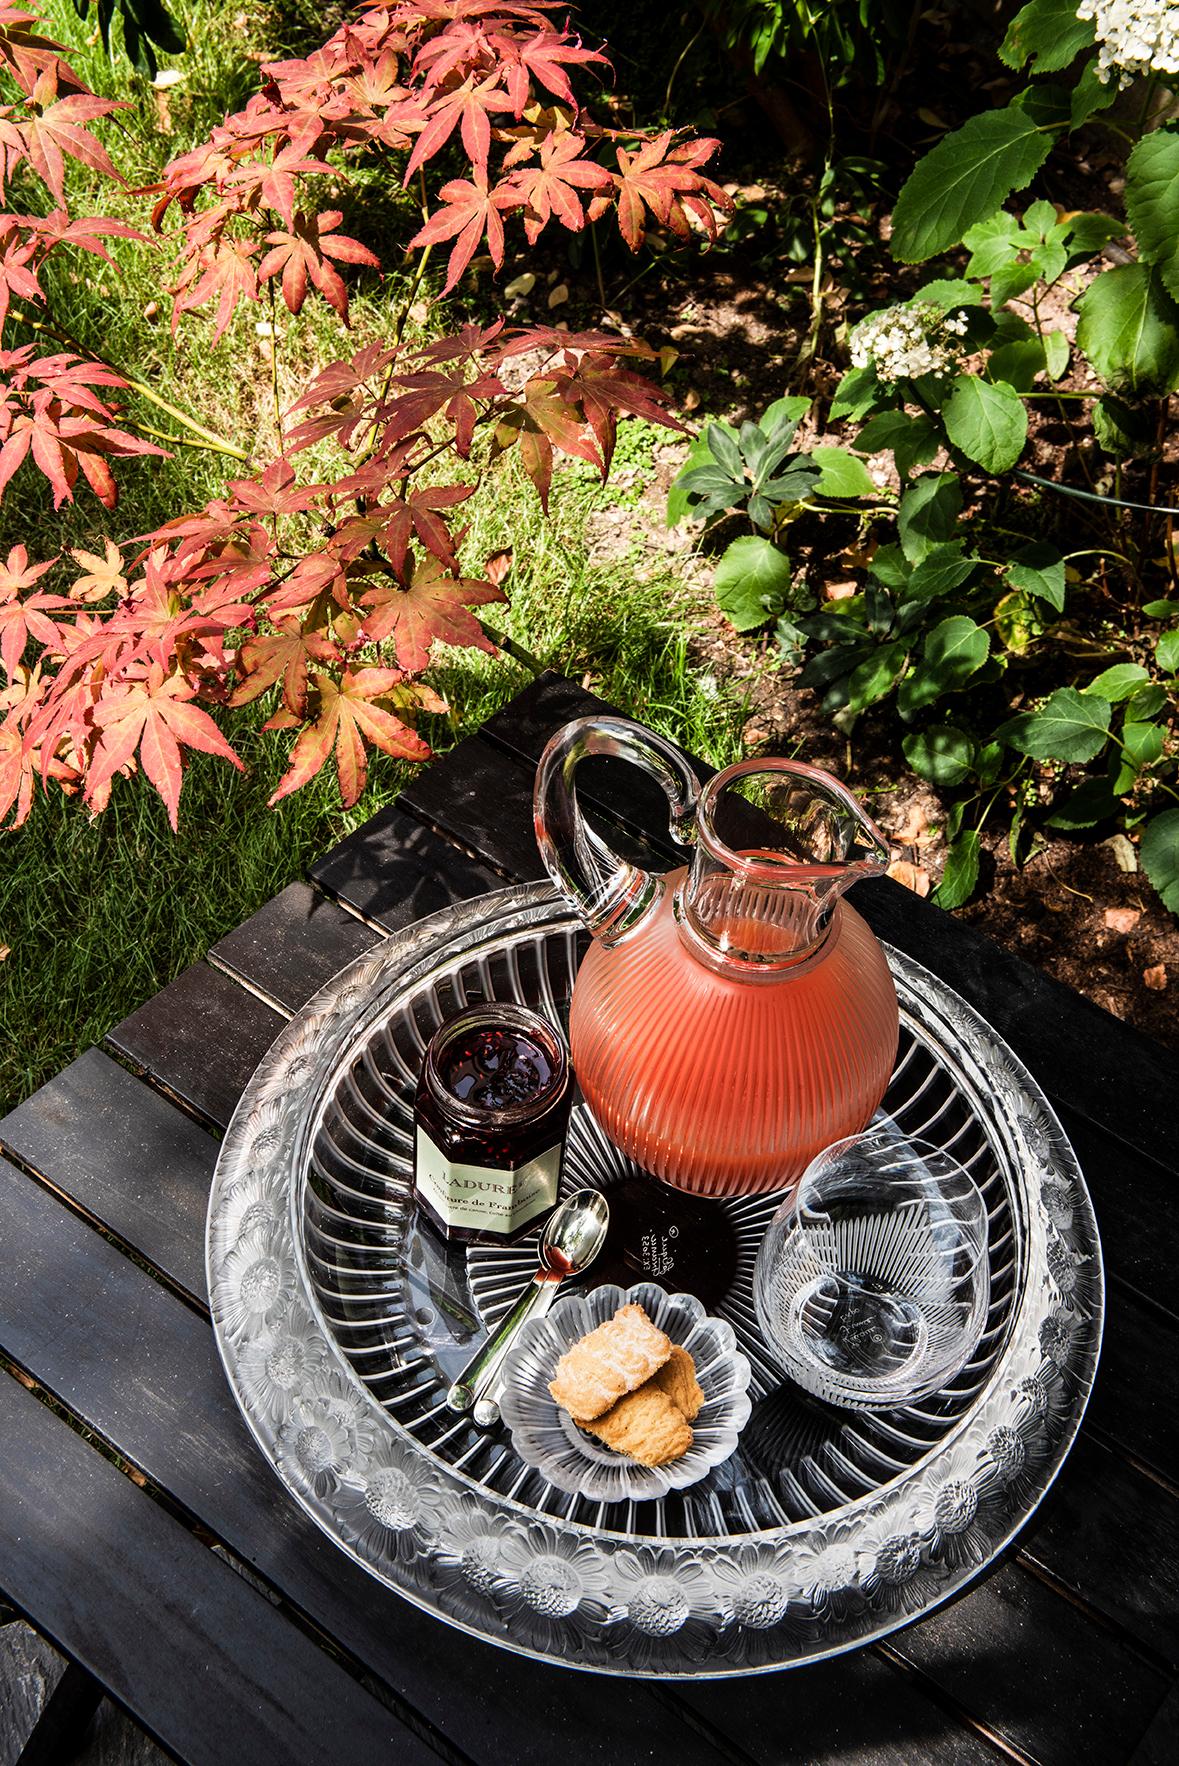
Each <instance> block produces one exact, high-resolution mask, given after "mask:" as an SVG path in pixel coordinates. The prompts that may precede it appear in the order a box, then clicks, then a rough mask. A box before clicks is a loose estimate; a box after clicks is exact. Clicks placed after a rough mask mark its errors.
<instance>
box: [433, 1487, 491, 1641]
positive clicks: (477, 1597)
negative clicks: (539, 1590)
mask: <svg viewBox="0 0 1179 1766" xmlns="http://www.w3.org/2000/svg"><path fill="white" fill-rule="evenodd" d="M503 1537H504V1528H503V1526H502V1524H501V1523H500V1520H499V1518H498V1517H497V1516H496V1515H495V1514H494V1513H493V1512H492V1511H490V1510H489V1509H487V1508H484V1507H483V1506H482V1504H481V1503H479V1502H478V1501H474V1500H472V1499H471V1498H469V1497H459V1498H457V1499H451V1500H450V1501H448V1502H445V1503H444V1504H443V1505H442V1506H441V1508H440V1512H439V1517H438V1551H437V1553H436V1555H435V1557H434V1560H433V1563H432V1565H431V1574H432V1578H433V1581H434V1584H435V1586H436V1587H437V1588H438V1589H439V1590H441V1591H442V1592H443V1593H444V1594H447V1595H449V1596H450V1599H449V1602H448V1605H449V1606H450V1607H451V1609H452V1610H453V1611H455V1612H456V1613H458V1614H460V1615H462V1616H463V1617H464V1618H468V1619H472V1620H474V1619H478V1618H479V1617H480V1616H482V1615H483V1614H485V1613H486V1610H487V1603H488V1602H491V1603H492V1605H493V1606H494V1607H495V1608H496V1610H497V1611H498V1609H499V1605H500V1601H501V1598H502V1595H503V1593H504V1586H505V1585H504V1570H503V1562H502V1551H503Z"/></svg>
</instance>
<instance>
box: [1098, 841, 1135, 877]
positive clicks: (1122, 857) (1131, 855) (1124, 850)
mask: <svg viewBox="0 0 1179 1766" xmlns="http://www.w3.org/2000/svg"><path fill="white" fill-rule="evenodd" d="M1101 844H1102V846H1108V847H1109V849H1110V851H1111V852H1112V853H1113V855H1114V858H1115V860H1116V861H1117V867H1118V870H1119V871H1136V870H1137V869H1138V854H1137V853H1136V852H1135V851H1134V848H1133V847H1132V846H1131V845H1130V842H1129V841H1128V840H1127V839H1126V836H1125V835H1124V834H1111V835H1110V837H1109V839H1108V840H1103V841H1102V842H1101Z"/></svg>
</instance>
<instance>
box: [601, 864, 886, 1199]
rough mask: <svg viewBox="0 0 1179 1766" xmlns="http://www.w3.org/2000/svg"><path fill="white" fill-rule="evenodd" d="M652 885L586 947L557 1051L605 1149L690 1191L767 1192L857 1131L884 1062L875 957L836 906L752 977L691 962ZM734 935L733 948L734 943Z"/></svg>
mask: <svg viewBox="0 0 1179 1766" xmlns="http://www.w3.org/2000/svg"><path fill="white" fill-rule="evenodd" d="M684 876H685V873H684V872H683V871H678V872H674V873H672V875H670V876H669V877H667V878H665V879H664V880H663V889H662V896H661V900H660V901H659V905H658V907H657V908H656V909H655V910H654V911H653V912H651V913H650V914H648V915H647V917H646V918H645V919H644V920H643V922H642V923H641V924H640V925H639V926H638V927H637V928H636V929H635V930H634V931H633V932H631V933H630V934H628V936H627V937H625V938H624V939H623V940H622V941H621V942H620V943H618V944H616V945H614V946H610V945H608V944H606V943H603V942H601V941H599V940H597V939H595V941H594V943H593V944H592V945H591V946H590V949H589V951H588V952H587V954H586V956H585V959H584V961H583V962H582V965H581V968H580V970H579V972H578V976H577V981H576V984H575V986H574V990H573V1004H572V1010H571V1016H570V1025H569V1030H570V1045H571V1049H572V1054H573V1065H574V1069H575V1071H576V1073H577V1077H578V1080H579V1082H580V1084H581V1089H582V1091H583V1093H584V1094H585V1098H586V1101H587V1103H588V1104H589V1106H590V1109H591V1110H592V1111H593V1113H594V1115H595V1117H596V1118H597V1120H598V1121H599V1123H600V1124H601V1126H602V1128H603V1130H604V1131H605V1133H606V1134H607V1135H608V1136H609V1137H610V1139H611V1140H612V1141H614V1142H615V1144H616V1145H617V1146H619V1147H621V1148H622V1150H623V1151H624V1152H625V1153H628V1154H629V1155H630V1156H631V1158H633V1159H635V1160H637V1161H638V1163H639V1164H640V1165H642V1166H643V1167H644V1168H645V1169H646V1170H647V1171H650V1172H652V1173H654V1175H655V1176H656V1177H660V1178H662V1179H664V1180H665V1181H666V1182H667V1183H670V1184H674V1185H676V1186H677V1188H680V1189H684V1190H690V1191H692V1192H694V1193H695V1194H697V1195H705V1196H734V1195H743V1194H751V1193H754V1192H756V1191H760V1190H770V1189H776V1188H778V1187H780V1186H781V1185H783V1184H785V1183H788V1182H790V1181H791V1179H793V1178H796V1177H798V1176H799V1175H800V1174H801V1173H802V1171H803V1170H804V1169H805V1167H806V1166H807V1165H808V1164H809V1163H810V1161H811V1159H812V1158H814V1156H815V1154H816V1153H818V1152H820V1151H821V1150H822V1149H823V1148H824V1147H826V1146H828V1145H830V1143H831V1142H832V1141H837V1140H840V1139H842V1138H843V1137H844V1136H846V1135H850V1134H855V1133H858V1131H859V1130H860V1129H862V1128H864V1127H865V1126H866V1124H867V1123H868V1121H869V1119H870V1118H871V1115H872V1112H873V1110H875V1108H876V1106H877V1104H878V1103H879V1102H880V1099H881V1098H882V1097H883V1095H884V1091H885V1088H886V1086H887V1085H888V1081H889V1077H890V1075H891V1073H892V1068H893V1063H894V1061H895V1059H896V1049H897V1034H898V1017H897V1001H896V993H895V991H894V989H893V984H892V977H891V975H890V974H889V969H888V964H887V962H886V960H885V956H884V952H883V951H882V950H881V948H880V945H879V944H878V943H877V941H876V938H875V937H874V935H873V934H872V932H871V931H870V930H869V928H868V926H867V925H866V924H865V922H864V921H863V920H862V919H861V918H860V916H859V914H857V913H856V911H855V909H854V908H852V907H849V906H848V904H847V903H846V902H845V901H840V902H838V903H836V904H835V905H834V908H833V911H832V915H831V920H830V924H829V926H828V928H827V931H826V935H825V936H824V937H823V938H822V940H821V942H820V943H819V944H818V947H817V948H816V949H815V950H814V951H813V952H811V953H810V954H809V955H806V956H804V957H803V958H802V959H801V960H800V961H799V962H798V963H797V964H796V965H794V966H792V967H789V968H785V969H779V970H775V971H774V972H773V973H772V974H760V975H751V974H749V973H748V971H742V969H741V968H740V967H739V966H737V965H734V966H733V967H732V968H727V967H726V966H725V964H724V963H723V962H722V963H716V962H710V961H706V960H702V958H701V957H700V956H699V955H697V954H696V952H695V951H694V950H693V949H692V946H691V939H690V937H685V935H684V932H683V929H682V928H681V927H680V926H679V925H678V924H677V921H676V912H675V891H676V889H677V887H678V886H679V885H680V884H681V883H682V882H683V879H684ZM744 942H746V943H748V942H749V940H748V939H746V940H745V941H744Z"/></svg>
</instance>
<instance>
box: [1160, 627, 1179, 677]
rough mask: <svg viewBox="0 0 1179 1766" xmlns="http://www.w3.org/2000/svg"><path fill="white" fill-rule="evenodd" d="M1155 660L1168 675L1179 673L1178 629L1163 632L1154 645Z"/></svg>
mask: <svg viewBox="0 0 1179 1766" xmlns="http://www.w3.org/2000/svg"><path fill="white" fill-rule="evenodd" d="M1154 654H1155V660H1156V661H1157V662H1158V665H1159V667H1160V668H1161V669H1165V670H1166V672H1167V673H1168V674H1169V675H1173V674H1179V631H1177V632H1164V633H1163V635H1162V637H1161V638H1160V639H1159V641H1158V643H1157V644H1156V645H1155V647H1154Z"/></svg>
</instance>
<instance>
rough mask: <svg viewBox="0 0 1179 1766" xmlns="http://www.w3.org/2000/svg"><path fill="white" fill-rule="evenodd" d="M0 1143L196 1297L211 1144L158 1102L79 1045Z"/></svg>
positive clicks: (200, 1286) (9, 1122) (19, 1111)
mask: <svg viewBox="0 0 1179 1766" xmlns="http://www.w3.org/2000/svg"><path fill="white" fill-rule="evenodd" d="M0 1146H3V1147H5V1148H7V1149H8V1151H9V1152H11V1153H14V1154H15V1155H16V1156H17V1158H19V1159H20V1160H21V1161H22V1162H23V1163H24V1164H25V1165H28V1166H30V1167H31V1168H32V1169H33V1170H34V1171H37V1172H39V1173H40V1174H41V1175H42V1176H43V1177H44V1178H45V1179H46V1180H47V1181H48V1182H50V1183H52V1184H53V1185H55V1186H56V1187H57V1188H58V1189H60V1190H61V1191H62V1192H63V1193H64V1194H66V1195H68V1196H70V1197H71V1198H72V1199H73V1200H74V1201H76V1202H77V1204H78V1205H79V1207H81V1208H82V1210H83V1211H84V1212H85V1213H87V1214H89V1215H90V1216H92V1217H93V1218H94V1219H95V1220H97V1221H99V1222H101V1223H102V1225H103V1226H105V1227H108V1228H109V1229H110V1230H111V1231H112V1232H114V1233H117V1234H118V1236H119V1237H120V1238H121V1239H122V1240H123V1241H124V1242H125V1243H126V1244H129V1245H132V1246H134V1247H135V1249H136V1251H137V1252H138V1253H139V1254H140V1256H142V1257H146V1258H147V1259H148V1260H149V1261H150V1262H151V1263H153V1264H154V1265H155V1266H156V1267H157V1268H158V1269H161V1270H162V1271H163V1272H164V1273H165V1275H167V1276H168V1277H169V1279H170V1280H171V1281H173V1282H175V1283H176V1284H177V1286H178V1287H182V1288H184V1289H185V1290H186V1291H187V1292H188V1293H190V1294H193V1295H194V1296H198V1297H200V1298H201V1299H203V1298H204V1294H205V1246H204V1232H203V1229H202V1222H203V1220H204V1216H205V1210H206V1209H207V1207H208V1201H209V1183H210V1181H211V1179H212V1176H213V1166H214V1164H215V1162H216V1158H217V1142H216V1141H215V1140H214V1139H213V1138H212V1136H211V1135H209V1134H207V1133H206V1132H205V1130H204V1129H203V1128H201V1127H200V1126H199V1125H198V1124H197V1123H195V1122H194V1121H192V1119H191V1118H190V1117H188V1116H186V1115H185V1114H184V1112H183V1111H181V1110H178V1109H177V1108H176V1107H175V1105H174V1104H171V1103H169V1102H168V1100H167V1098H164V1097H161V1096H160V1094H159V1093H158V1092H155V1091H153V1090H152V1088H151V1087H150V1086H149V1085H145V1084H144V1083H143V1081H142V1080H141V1079H137V1078H136V1077H135V1075H134V1074H133V1073H128V1072H127V1070H126V1068H125V1067H120V1066H119V1064H118V1062H117V1061H112V1060H110V1059H109V1058H108V1056H106V1055H104V1054H102V1053H101V1051H100V1050H98V1049H87V1051H86V1053H85V1054H84V1055H79V1057H78V1059H77V1060H76V1061H73V1062H71V1064H70V1065H69V1066H68V1067H67V1068H66V1069H65V1071H64V1072H63V1073H59V1074H58V1075H57V1078H56V1079H52V1080H50V1082H49V1084H48V1085H43V1086H42V1087H41V1089H40V1091H36V1092H34V1093H33V1095H32V1097H31V1098H27V1099H26V1100H25V1102H24V1103H23V1104H20V1105H19V1106H18V1107H17V1108H16V1109H15V1110H14V1111H13V1112H12V1113H11V1115H9V1116H6V1117H5V1118H4V1120H3V1121H2V1122H0Z"/></svg>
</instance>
